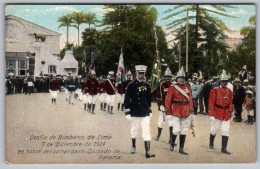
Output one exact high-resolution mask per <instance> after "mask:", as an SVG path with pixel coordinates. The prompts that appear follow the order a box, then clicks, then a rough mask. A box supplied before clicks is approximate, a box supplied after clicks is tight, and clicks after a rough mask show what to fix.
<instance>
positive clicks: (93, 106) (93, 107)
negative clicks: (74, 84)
mask: <svg viewBox="0 0 260 169" xmlns="http://www.w3.org/2000/svg"><path fill="white" fill-rule="evenodd" d="M94 110H95V104H92V112H91V113H92V114H95V113H94Z"/></svg>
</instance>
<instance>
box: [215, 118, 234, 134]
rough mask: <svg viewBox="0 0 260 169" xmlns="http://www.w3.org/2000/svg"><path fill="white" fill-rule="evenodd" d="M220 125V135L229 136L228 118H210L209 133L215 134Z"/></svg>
mask: <svg viewBox="0 0 260 169" xmlns="http://www.w3.org/2000/svg"><path fill="white" fill-rule="evenodd" d="M220 125H221V135H222V136H227V137H228V136H229V129H230V119H229V120H227V121H225V120H219V119H216V118H214V119H212V120H211V129H210V134H212V135H216V134H217V131H218V128H219V126H220Z"/></svg>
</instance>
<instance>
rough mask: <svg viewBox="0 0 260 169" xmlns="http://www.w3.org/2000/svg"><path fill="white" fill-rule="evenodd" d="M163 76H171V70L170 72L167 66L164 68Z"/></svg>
mask: <svg viewBox="0 0 260 169" xmlns="http://www.w3.org/2000/svg"><path fill="white" fill-rule="evenodd" d="M165 76H171V77H172V72H171V70H170V68H169V67H167V69H166V70H165V74H164V77H165Z"/></svg>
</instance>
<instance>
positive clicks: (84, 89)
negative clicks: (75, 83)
mask: <svg viewBox="0 0 260 169" xmlns="http://www.w3.org/2000/svg"><path fill="white" fill-rule="evenodd" d="M87 82H88V75H86V80H85V82H84V83H83V84H82V92H83V103H84V110H86V109H87V105H88V111H89V112H90V110H89V108H90V106H89V102H88V95H89V89H88V87H87Z"/></svg>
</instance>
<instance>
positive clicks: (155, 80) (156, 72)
mask: <svg viewBox="0 0 260 169" xmlns="http://www.w3.org/2000/svg"><path fill="white" fill-rule="evenodd" d="M159 76H160V67H159V65H158V62H157V60H155V62H154V66H153V70H152V76H151V93H153V92H154V91H155V90H156V89H157V88H158V85H159Z"/></svg>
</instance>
